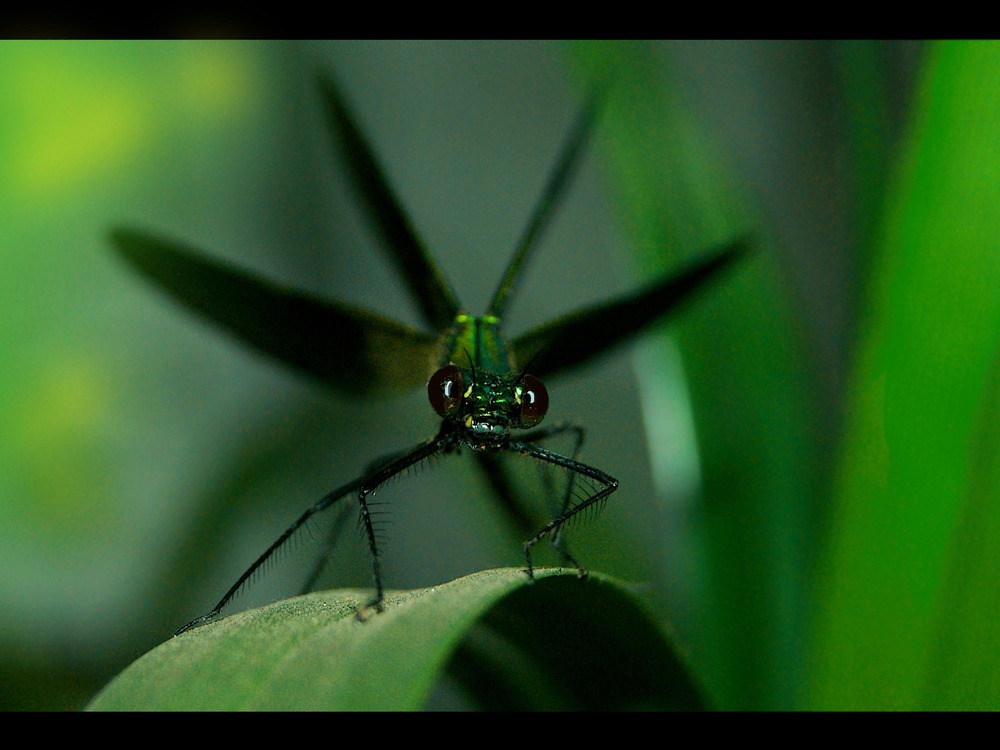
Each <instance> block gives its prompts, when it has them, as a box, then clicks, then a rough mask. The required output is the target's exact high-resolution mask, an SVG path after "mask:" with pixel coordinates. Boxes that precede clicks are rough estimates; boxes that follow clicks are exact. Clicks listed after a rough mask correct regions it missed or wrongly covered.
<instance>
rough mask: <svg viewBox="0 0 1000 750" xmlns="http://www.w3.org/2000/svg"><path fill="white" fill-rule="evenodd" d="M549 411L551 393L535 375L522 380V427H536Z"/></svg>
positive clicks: (526, 376)
mask: <svg viewBox="0 0 1000 750" xmlns="http://www.w3.org/2000/svg"><path fill="white" fill-rule="evenodd" d="M548 410H549V392H548V391H547V390H545V386H544V385H542V381H541V380H539V379H538V378H536V377H535V376H534V375H525V376H524V377H523V378H522V379H521V426H522V427H534V426H535V425H536V424H538V423H539V422H541V421H542V419H543V418H544V417H545V412H547V411H548Z"/></svg>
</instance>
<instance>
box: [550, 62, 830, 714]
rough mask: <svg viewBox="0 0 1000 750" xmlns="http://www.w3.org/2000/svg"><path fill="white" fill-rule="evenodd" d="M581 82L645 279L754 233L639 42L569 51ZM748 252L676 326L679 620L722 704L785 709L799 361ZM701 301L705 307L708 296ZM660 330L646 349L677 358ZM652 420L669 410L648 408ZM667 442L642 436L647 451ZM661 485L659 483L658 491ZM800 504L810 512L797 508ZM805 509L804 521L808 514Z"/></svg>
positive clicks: (655, 387)
mask: <svg viewBox="0 0 1000 750" xmlns="http://www.w3.org/2000/svg"><path fill="white" fill-rule="evenodd" d="M569 50H570V52H571V55H572V58H573V60H574V62H575V63H577V65H578V66H579V67H580V69H581V70H582V71H583V77H584V79H585V80H586V79H589V77H591V76H593V75H605V76H606V77H607V78H608V79H609V80H610V86H609V89H610V90H609V96H608V107H607V112H606V115H605V117H604V119H603V121H602V128H601V132H600V134H599V135H600V139H601V146H602V151H603V153H602V156H603V161H604V164H605V166H606V167H607V173H608V176H609V178H610V181H611V184H612V187H613V190H614V203H615V207H616V208H617V209H618V211H619V215H620V217H621V219H622V222H623V225H624V227H625V230H626V240H627V242H628V244H629V245H630V246H631V247H632V248H634V249H635V251H636V258H637V265H639V266H640V268H641V271H642V273H643V275H648V276H655V275H658V274H662V273H663V269H664V268H668V267H671V266H672V265H673V264H676V263H677V262H679V261H683V260H685V259H688V258H690V257H691V256H695V255H697V254H698V253H700V252H703V251H704V249H705V248H707V247H712V246H715V245H718V244H720V243H722V242H725V241H726V240H728V239H730V238H731V237H733V236H737V235H743V234H745V233H747V231H748V230H751V229H752V228H753V225H754V221H753V220H752V219H751V218H750V213H749V211H748V210H747V209H746V207H745V205H744V201H743V199H742V196H740V195H739V194H738V191H737V190H736V189H735V183H734V180H733V178H732V177H731V175H729V174H728V173H727V171H726V169H725V168H724V166H723V165H724V160H723V159H720V158H719V156H718V155H717V154H715V153H714V152H713V150H712V149H711V148H710V146H709V144H708V143H707V142H706V138H705V136H704V133H703V132H702V131H701V129H700V128H699V127H698V125H697V123H696V122H695V120H694V118H693V117H692V116H691V113H690V112H689V111H687V109H686V104H685V103H684V102H682V101H681V100H680V98H679V97H678V96H677V95H676V89H675V87H674V86H673V85H672V82H671V81H670V80H669V76H667V75H665V73H666V72H667V71H666V66H665V65H664V58H663V56H662V55H660V54H659V49H658V48H656V47H654V46H652V45H650V44H646V43H635V42H600V43H594V42H587V43H582V44H578V45H574V46H571V47H570V48H569ZM761 239H762V240H765V241H762V242H761V243H760V245H761V247H760V250H759V252H757V253H755V255H754V257H753V258H752V259H751V261H750V262H747V263H745V264H744V265H743V267H741V268H740V269H738V271H739V272H738V273H734V274H732V276H731V278H729V279H728V280H727V282H726V284H725V288H724V289H722V288H720V289H718V290H717V291H718V292H719V293H718V294H716V295H714V296H713V298H712V299H711V300H710V301H709V300H706V304H702V305H699V306H697V308H696V309H692V310H691V311H690V312H689V314H688V315H687V316H685V318H684V319H683V320H679V321H677V322H676V324H675V325H674V326H672V330H673V331H674V332H675V334H676V341H677V344H678V345H679V347H680V349H681V351H682V356H683V368H684V371H685V375H686V380H687V382H688V389H689V391H690V394H691V400H692V408H693V412H694V417H695V422H696V425H697V427H696V429H697V435H698V452H699V454H700V455H699V460H700V468H701V474H702V481H703V484H702V488H701V490H702V493H701V497H700V498H699V499H698V502H697V503H696V504H694V505H693V507H694V512H695V513H696V514H697V515H698V517H697V520H696V522H695V528H696V531H695V532H693V536H692V538H691V539H688V540H685V542H686V543H687V544H689V545H690V546H691V548H692V549H695V550H698V555H696V556H695V557H696V559H694V560H693V561H692V564H693V567H694V568H695V572H694V575H693V578H694V580H693V581H692V583H691V585H692V589H693V590H692V593H691V596H692V600H693V602H694V603H693V604H692V605H691V608H690V609H691V611H692V612H693V613H694V616H693V617H692V620H691V621H690V622H688V623H686V625H685V626H684V628H683V633H684V636H685V638H686V639H689V640H688V641H687V642H690V643H691V644H692V650H693V651H694V652H695V654H696V657H697V662H696V663H697V666H698V668H699V675H700V676H701V677H703V678H704V680H705V683H706V688H707V689H708V690H709V691H710V694H711V695H712V696H713V698H715V699H717V701H718V703H719V705H721V706H723V707H725V708H739V709H752V708H775V707H780V706H787V705H789V703H790V701H791V696H792V695H794V694H795V691H796V690H797V685H798V683H799V681H800V680H801V679H802V677H801V674H800V664H801V662H802V657H803V645H802V638H801V633H802V631H803V629H804V622H803V612H804V611H805V602H806V600H807V591H806V589H805V586H804V585H803V581H804V576H803V574H802V571H803V569H804V568H805V567H806V565H807V560H808V555H809V541H810V538H809V536H808V529H809V520H808V507H807V504H808V498H809V497H810V495H811V493H812V489H813V482H814V472H815V464H816V457H815V453H816V448H815V441H814V439H813V438H812V437H811V436H810V434H809V432H808V425H809V419H810V416H811V412H810V407H809V405H808V403H807V401H806V390H805V389H806V386H807V380H806V378H805V376H804V375H803V370H804V369H805V368H804V367H803V356H802V353H801V351H800V350H799V348H798V342H797V341H796V340H795V337H794V334H793V329H792V326H791V324H790V322H789V321H790V315H789V310H788V305H787V303H786V300H785V297H784V292H783V290H782V289H781V287H780V282H779V275H778V268H777V258H776V256H775V254H774V253H773V249H772V248H769V247H768V246H767V242H766V238H763V237H762V238H761ZM709 302H710V304H709ZM674 351H675V350H674V349H671V342H669V341H665V340H663V341H661V342H660V345H659V346H658V347H657V349H656V351H649V352H647V354H648V358H649V360H655V361H656V362H660V363H666V362H670V361H673V360H672V358H673V357H675V355H674V354H673V352H674ZM654 370H657V371H662V370H663V368H662V367H658V368H653V367H639V368H637V376H638V377H639V379H640V382H641V383H642V390H643V391H644V392H647V393H652V392H656V393H665V392H667V390H668V389H669V388H670V387H671V384H668V383H665V382H662V381H661V380H657V379H656V378H657V375H656V372H654ZM646 418H647V420H649V423H650V424H653V423H654V421H655V420H658V419H666V420H670V419H674V418H675V415H673V414H655V413H650V414H648V415H647V416H646ZM669 450H670V447H669V446H657V445H653V446H651V458H652V460H653V461H654V463H655V462H657V461H660V460H662V459H663V458H664V457H663V456H661V455H658V454H657V451H669ZM670 491H671V490H665V493H668V492H670ZM804 509H805V510H804ZM803 516H805V519H804V518H803Z"/></svg>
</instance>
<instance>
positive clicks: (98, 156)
mask: <svg viewBox="0 0 1000 750" xmlns="http://www.w3.org/2000/svg"><path fill="white" fill-rule="evenodd" d="M69 63H70V60H68V59H66V58H65V57H63V56H56V57H51V58H49V57H41V58H36V59H35V60H34V61H33V62H32V64H30V65H25V66H21V67H20V68H19V73H20V75H19V76H18V77H17V81H16V83H17V87H16V90H15V91H14V92H13V93H12V100H13V101H12V102H10V104H11V105H12V110H13V111H12V120H13V122H12V123H11V125H12V126H13V132H12V133H11V140H12V144H13V146H14V147H13V149H12V153H11V154H10V155H9V156H10V159H9V169H10V172H9V173H8V175H7V177H8V179H10V180H11V181H12V185H11V187H12V188H13V189H14V191H15V192H16V193H17V194H18V195H19V197H22V198H23V197H26V196H25V195H24V194H25V193H28V194H29V195H30V194H39V193H41V194H51V192H52V191H53V190H55V189H58V188H61V187H64V186H67V185H73V184H76V183H79V182H82V181H88V180H92V179H94V178H95V177H100V176H103V174H104V173H106V172H108V171H110V170H112V169H114V168H116V167H118V166H120V164H121V163H122V162H123V160H124V159H125V158H126V157H128V156H129V155H131V154H132V153H133V152H134V150H135V148H136V146H137V144H138V143H139V142H140V141H141V139H142V137H143V131H144V130H146V128H147V116H146V112H147V111H148V108H144V107H143V105H142V103H141V101H140V99H139V97H138V93H137V92H135V91H130V90H129V89H128V87H127V86H125V85H124V82H123V81H121V80H115V79H114V78H113V77H112V76H110V75H107V74H106V71H105V74H103V75H101V74H98V72H97V71H90V72H89V73H88V71H87V70H86V69H85V67H84V68H80V69H74V68H73V67H72V66H71V65H70V64H69Z"/></svg>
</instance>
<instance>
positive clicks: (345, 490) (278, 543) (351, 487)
mask: <svg viewBox="0 0 1000 750" xmlns="http://www.w3.org/2000/svg"><path fill="white" fill-rule="evenodd" d="M365 479H367V477H361V478H359V479H355V480H354V481H353V482H349V483H348V484H345V485H343V486H342V487H338V488H337V489H335V490H333V491H332V492H329V493H327V494H326V495H324V496H323V497H322V498H320V499H319V500H318V501H316V503H314V504H313V505H312V506H311V507H310V508H309V509H308V510H306V512H305V513H303V514H302V515H301V516H299V517H298V518H297V519H296V520H295V522H294V523H293V524H292V525H291V526H289V527H288V528H287V529H285V531H284V532H283V533H282V534H281V536H279V537H278V538H277V539H275V540H274V542H273V543H272V544H271V546H270V547H268V548H267V549H266V550H265V551H264V553H263V554H262V555H261V556H260V557H258V558H257V559H256V560H255V561H254V563H253V564H252V565H251V566H250V567H249V568H247V569H246V571H244V573H243V575H241V576H240V577H239V578H238V579H237V580H236V583H234V584H233V585H232V586H231V587H230V588H229V591H227V592H226V593H225V595H224V596H223V597H222V598H221V599H220V600H219V603H218V604H216V605H215V607H213V608H212V610H211V611H210V612H208V613H207V614H204V615H202V616H201V617H198V618H195V619H194V620H192V621H191V622H189V623H188V624H187V625H185V626H184V627H182V628H179V629H178V630H177V631H176V632H175V633H174V635H180V634H181V633H183V632H184V631H185V630H190V629H191V628H193V627H196V626H198V625H203V624H205V623H206V622H209V621H210V620H213V619H215V618H216V617H218V616H219V614H220V613H221V612H222V610H223V608H224V607H225V606H226V605H227V604H229V602H231V601H232V599H233V597H234V596H236V594H237V592H238V591H239V590H240V589H241V588H243V585H244V584H245V583H246V582H247V581H248V580H249V579H250V577H251V576H252V575H253V574H254V573H256V572H257V570H258V569H259V568H260V567H261V566H262V565H263V564H264V563H266V562H267V561H268V560H269V559H270V558H271V556H272V555H273V554H274V553H275V552H277V551H278V550H279V549H281V547H282V546H283V545H284V544H285V542H287V541H288V540H289V539H290V538H291V537H292V535H293V534H294V533H295V532H296V531H298V530H299V529H300V528H302V526H303V525H304V524H305V523H306V521H308V520H309V519H310V518H312V517H313V516H314V515H316V514H317V513H320V512H322V511H324V510H326V509H327V508H329V507H330V506H331V505H333V504H334V503H335V502H337V501H338V500H340V499H341V498H344V497H346V496H347V495H349V494H350V493H352V492H354V491H355V490H357V489H358V488H359V487H361V486H362V485H363V484H364V481H365Z"/></svg>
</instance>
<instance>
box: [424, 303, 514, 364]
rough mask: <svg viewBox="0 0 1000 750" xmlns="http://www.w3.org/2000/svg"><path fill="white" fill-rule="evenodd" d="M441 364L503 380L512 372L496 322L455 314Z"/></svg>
mask: <svg viewBox="0 0 1000 750" xmlns="http://www.w3.org/2000/svg"><path fill="white" fill-rule="evenodd" d="M445 349H446V353H445V358H444V362H442V364H444V363H446V362H454V363H455V364H457V365H458V366H459V367H461V368H462V369H470V366H471V367H474V368H475V369H476V370H477V371H483V372H489V373H491V374H493V375H496V376H498V377H506V376H509V375H510V374H511V372H513V370H514V367H515V365H514V362H513V361H512V357H511V354H510V351H509V350H508V348H507V342H506V341H505V340H504V337H503V333H502V332H501V330H500V319H499V318H497V317H496V316H494V315H484V316H482V317H476V316H473V315H466V314H465V313H459V314H458V315H457V316H456V317H455V325H454V327H453V328H452V330H451V331H449V333H448V336H447V340H446V342H445Z"/></svg>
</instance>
